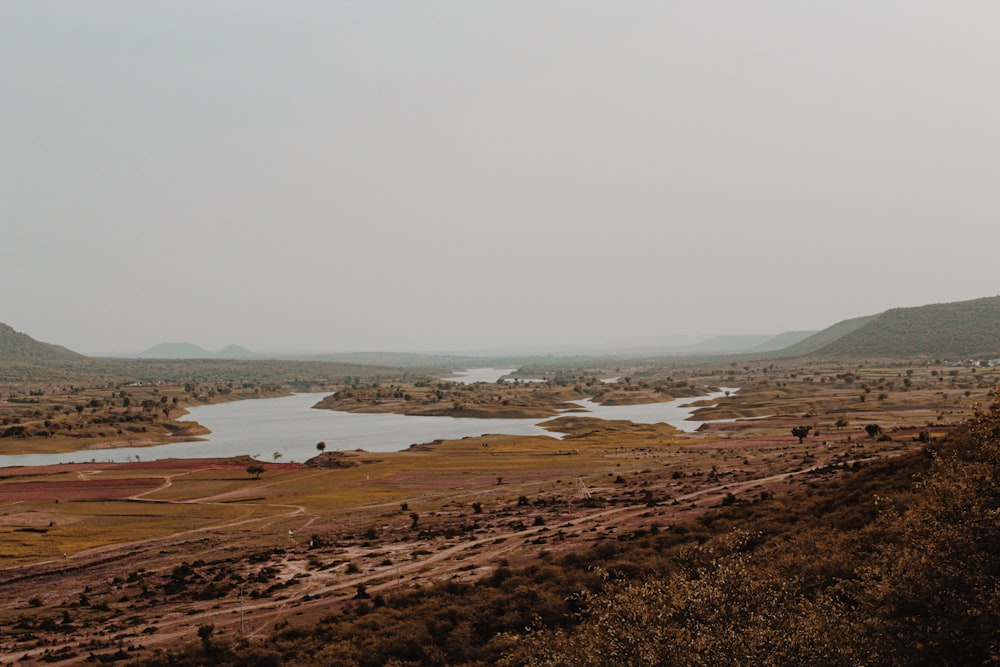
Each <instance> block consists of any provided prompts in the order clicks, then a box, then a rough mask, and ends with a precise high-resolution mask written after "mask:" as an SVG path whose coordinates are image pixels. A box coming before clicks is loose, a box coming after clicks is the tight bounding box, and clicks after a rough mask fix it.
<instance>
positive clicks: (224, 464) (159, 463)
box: [0, 458, 301, 477]
mask: <svg viewBox="0 0 1000 667" xmlns="http://www.w3.org/2000/svg"><path fill="white" fill-rule="evenodd" d="M249 463H250V459H246V460H235V459H226V458H214V459H159V460H155V461H139V462H135V463H58V464H54V465H45V466H20V467H10V468H0V477H22V476H23V477H28V476H32V475H56V474H59V473H67V472H93V471H95V470H242V469H245V468H246V467H247V465H248V464H249ZM257 463H260V464H261V465H263V466H264V468H265V469H266V470H281V469H286V468H299V467H301V464H299V463H264V462H263V461H257Z"/></svg>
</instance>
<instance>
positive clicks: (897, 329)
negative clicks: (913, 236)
mask: <svg viewBox="0 0 1000 667" xmlns="http://www.w3.org/2000/svg"><path fill="white" fill-rule="evenodd" d="M819 354H822V355H826V356H867V357H916V356H920V357H928V358H932V359H954V360H958V359H972V358H1000V296H992V297H986V298H982V299H974V300H972V301H958V302H953V303H936V304H930V305H927V306H919V307H916V308H893V309H892V310H887V311H885V312H884V313H882V314H881V315H877V316H875V317H874V318H871V319H870V321H868V322H867V323H865V324H864V325H863V326H861V327H857V328H855V329H854V330H853V331H851V332H849V333H847V334H845V335H843V336H841V337H839V338H837V340H835V341H832V342H831V343H830V344H828V345H826V346H825V347H823V348H822V349H821V350H819Z"/></svg>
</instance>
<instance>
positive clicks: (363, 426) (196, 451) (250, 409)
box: [0, 376, 724, 468]
mask: <svg viewBox="0 0 1000 667" xmlns="http://www.w3.org/2000/svg"><path fill="white" fill-rule="evenodd" d="M497 377H499V376H497ZM495 381H496V379H494V382H495ZM723 394H724V392H719V393H717V394H711V395H709V396H707V397H700V398H717V397H720V396H722V395H723ZM326 395H327V394H296V395H294V396H287V397H283V398H260V399H251V400H245V401H235V402H232V403H218V404H215V405H203V406H198V407H193V408H189V414H188V415H187V416H186V417H185V418H184V419H185V420H190V421H196V422H198V423H200V424H202V425H203V426H205V427H206V428H209V429H211V431H212V433H211V434H209V435H207V436H204V437H205V440H204V441H200V442H177V443H170V444H166V445H157V446H154V447H125V448H119V449H97V450H84V451H77V452H67V453H64V454H22V455H5V456H0V468H2V467H7V466H29V465H51V464H55V463H71V462H90V461H97V462H105V461H107V462H122V461H129V460H136V458H137V457H138V458H140V459H141V460H144V461H145V460H154V459H164V458H209V457H228V456H242V455H249V456H253V457H254V458H258V459H260V460H263V461H274V460H276V459H275V457H274V454H275V453H276V452H277V453H279V454H280V457H279V458H278V459H277V460H278V461H285V462H288V461H299V462H301V461H305V460H306V459H309V458H312V457H313V456H315V455H316V454H317V453H318V452H317V449H316V444H317V443H318V442H325V443H326V449H327V451H333V450H338V449H364V450H367V451H369V452H392V451H399V450H403V449H406V448H407V447H409V446H410V445H412V444H417V443H426V442H432V441H434V440H439V439H440V440H454V439H459V438H464V437H475V436H480V435H484V434H490V433H495V434H506V435H548V436H553V437H558V434H553V433H551V432H549V431H546V430H545V429H543V428H541V426H540V424H541V423H543V422H545V421H547V419H541V420H540V419H474V418H455V417H418V416H408V415H397V414H358V413H351V412H334V411H332V410H314V409H312V406H313V405H315V404H316V403H318V402H319V401H320V399H322V398H324V397H325V396H326ZM697 400H699V398H685V399H680V400H677V401H671V402H669V403H654V404H650V405H626V406H601V405H596V404H594V403H593V402H591V401H577V403H578V404H579V405H580V406H581V407H584V408H586V409H587V410H589V411H590V412H589V413H583V412H581V413H577V414H580V415H583V416H594V417H599V418H601V419H627V420H630V421H634V422H637V423H648V424H652V423H657V422H664V423H668V424H672V425H673V426H676V427H677V428H680V429H682V430H685V431H692V430H694V429H696V428H697V427H698V426H699V425H700V424H701V422H691V421H685V420H686V418H687V417H688V416H689V415H690V414H691V413H692V412H693V408H682V407H680V406H681V405H683V404H687V403H691V402H693V401H697Z"/></svg>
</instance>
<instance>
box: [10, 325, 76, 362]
mask: <svg viewBox="0 0 1000 667" xmlns="http://www.w3.org/2000/svg"><path fill="white" fill-rule="evenodd" d="M83 358H84V355H82V354H80V353H78V352H74V351H72V350H70V349H67V348H65V347H63V346H62V345H52V344H50V343H42V342H40V341H37V340H35V339H34V338H32V337H31V336H29V335H28V334H24V333H21V332H19V331H15V330H14V328H13V327H11V326H8V325H6V324H3V323H2V322H0V361H62V360H69V359H83Z"/></svg>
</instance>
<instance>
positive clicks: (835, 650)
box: [135, 404, 1000, 667]
mask: <svg viewBox="0 0 1000 667" xmlns="http://www.w3.org/2000/svg"><path fill="white" fill-rule="evenodd" d="M998 511H1000V407H998V405H996V404H995V405H994V406H993V407H991V408H990V409H989V410H988V411H986V412H982V413H979V414H978V415H977V417H976V418H975V419H974V420H972V422H970V424H969V425H968V426H967V427H964V428H962V429H959V430H957V431H956V432H953V433H952V435H951V436H949V438H948V439H947V441H945V442H935V443H930V444H929V445H928V446H927V447H926V448H925V449H924V450H923V451H922V452H921V453H918V454H914V455H911V456H908V457H904V458H899V459H895V460H892V461H885V462H880V463H872V464H869V465H867V466H861V467H854V468H852V469H851V471H847V472H844V473H843V474H842V476H840V477H835V478H825V477H823V476H822V475H817V476H816V477H815V478H814V479H813V480H811V481H810V482H809V483H808V484H807V485H806V486H805V487H804V488H802V489H801V490H798V491H796V492H795V493H793V494H792V495H790V496H786V497H781V498H771V499H768V498H767V494H766V493H762V495H761V499H759V500H758V501H757V502H745V501H740V502H737V503H733V504H728V505H727V506H725V507H721V508H719V509H717V510H715V511H714V512H712V513H710V514H708V515H706V516H704V517H702V518H701V519H700V520H698V521H695V522H691V523H687V524H676V525H672V526H652V527H650V528H645V529H640V530H637V531H634V532H632V533H630V534H627V535H621V536H619V537H618V538H610V537H609V538H606V539H605V540H604V541H603V542H601V543H599V544H597V545H595V546H594V547H593V548H591V549H590V550H588V551H584V552H580V553H574V554H570V555H567V556H564V557H561V558H558V559H546V560H544V561H543V562H541V563H539V564H537V565H534V566H532V567H528V568H523V569H512V568H508V567H503V566H501V567H499V568H498V569H497V570H496V571H495V572H494V574H493V576H492V577H489V578H487V579H485V580H482V581H480V582H478V583H476V584H458V583H452V584H444V585H439V586H435V587H428V588H425V589H421V590H419V591H416V592H411V593H406V594H398V595H390V596H386V597H382V596H375V597H374V598H369V597H368V596H367V594H366V593H365V592H364V590H360V591H359V597H358V599H357V600H355V601H354V602H353V603H352V604H350V605H348V606H347V607H346V608H344V609H342V610H340V611H337V612H336V613H331V614H330V615H328V616H327V617H325V618H324V619H322V621H321V622H320V623H318V624H316V625H315V626H310V627H299V626H293V625H286V626H284V627H282V628H279V629H278V630H276V631H275V632H274V633H273V634H272V635H271V636H270V637H269V638H268V639H267V640H265V641H263V642H254V643H252V644H251V643H240V642H233V641H229V640H223V639H220V638H215V637H213V633H212V628H211V627H207V626H206V627H203V628H202V629H201V631H200V632H199V635H200V637H201V642H200V643H197V642H192V644H191V645H189V646H188V647H186V648H182V649H178V650H175V651H170V652H161V653H159V654H157V655H155V656H153V657H151V658H148V659H145V660H143V661H140V662H137V663H135V664H138V665H182V666H183V665H201V664H216V665H290V666H297V665H364V666H368V665H372V666H374V665H397V666H399V665H468V666H472V665H476V666H479V665H493V664H503V665H507V666H509V667H514V666H520V665H551V666H556V665H566V666H570V665H572V666H574V667H580V666H582V665H609V666H610V665H616V666H617V665H748V664H759V665H819V664H822V665H976V664H994V663H996V662H998V661H1000V596H998V595H997V591H998V590H1000V522H998V520H997V519H998Z"/></svg>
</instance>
